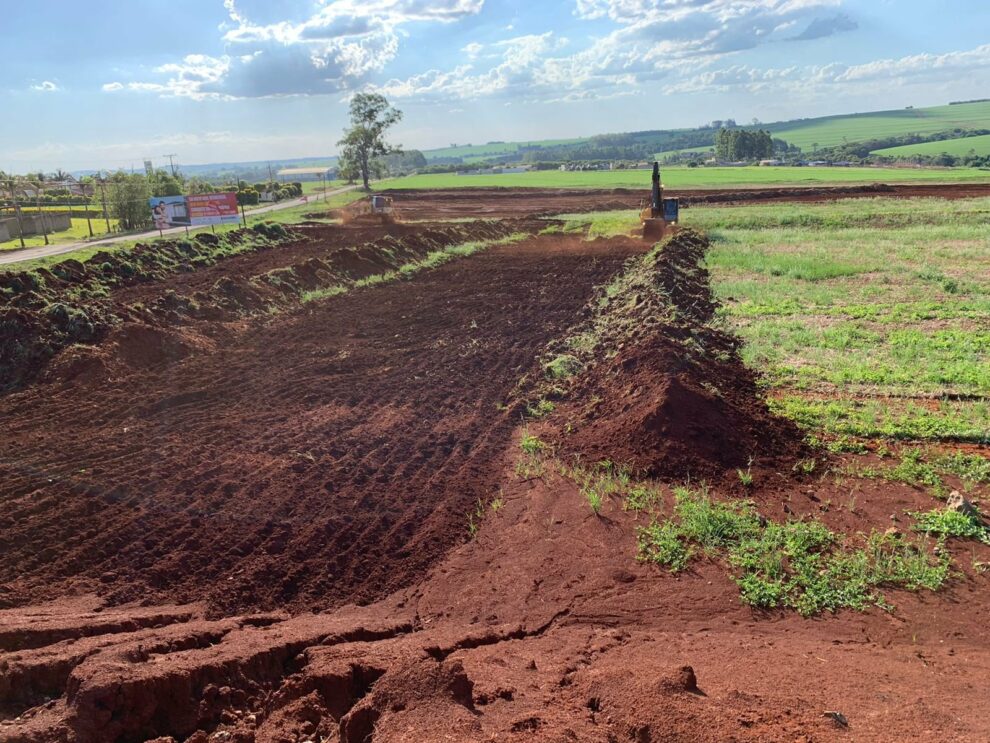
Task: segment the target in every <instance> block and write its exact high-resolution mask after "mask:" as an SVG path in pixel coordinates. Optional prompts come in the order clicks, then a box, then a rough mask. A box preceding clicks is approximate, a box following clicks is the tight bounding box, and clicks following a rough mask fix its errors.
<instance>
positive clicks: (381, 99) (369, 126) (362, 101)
mask: <svg viewBox="0 0 990 743" xmlns="http://www.w3.org/2000/svg"><path fill="white" fill-rule="evenodd" d="M401 120H402V112H401V111H399V110H398V109H396V108H392V106H390V105H389V102H388V101H387V100H386V99H385V96H383V95H379V94H378V93H358V94H357V95H355V96H354V97H353V98H352V99H351V126H350V128H349V129H347V130H346V131H345V132H344V138H343V139H341V140H340V141H339V142H338V143H337V144H338V145H339V146H340V147H341V148H342V150H341V153H340V154H341V159H342V160H343V161H344V162H346V163H351V164H352V166H353V167H355V168H357V170H358V172H359V173H360V175H361V180H362V182H363V183H364V190H365V191H369V190H371V186H370V185H369V181H370V179H371V175H372V173H373V172H374V170H375V165H376V161H377V160H378V158H380V157H382V156H384V155H389V154H392V153H394V152H399V151H400V150H399V148H398V147H392V146H391V145H389V144H388V143H387V142H386V141H385V132H386V131H388V129H389V128H390V127H392V126H394V125H395V124H397V123H398V122H399V121H401Z"/></svg>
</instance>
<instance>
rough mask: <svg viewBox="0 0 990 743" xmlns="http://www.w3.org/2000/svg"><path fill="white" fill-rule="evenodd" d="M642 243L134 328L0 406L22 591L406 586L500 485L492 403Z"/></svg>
mask: <svg viewBox="0 0 990 743" xmlns="http://www.w3.org/2000/svg"><path fill="white" fill-rule="evenodd" d="M639 250H642V247H641V246H640V245H639V244H637V243H635V242H633V241H627V240H613V241H609V242H602V243H583V242H580V241H578V240H576V239H551V238H543V239H540V240H535V241H530V242H528V243H527V244H525V245H524V246H518V247H506V248H502V249H493V250H491V251H490V252H489V253H486V254H484V255H481V256H478V257H477V258H475V259H474V260H472V261H470V262H466V261H460V262H454V263H452V264H448V265H446V266H444V267H442V268H441V269H439V270H436V271H433V272H430V273H429V274H428V275H426V276H424V277H422V278H421V279H418V280H417V281H414V282H411V283H409V282H396V283H393V284H389V285H385V286H383V287H381V288H379V289H375V290H355V291H353V292H351V293H348V294H346V295H343V296H340V297H337V298H335V299H334V300H333V301H330V302H325V303H314V304H312V305H308V306H306V308H305V309H303V310H301V311H299V312H296V313H292V314H289V315H286V316H281V317H278V318H276V319H275V320H274V321H271V322H267V323H258V324H255V325H252V326H250V327H248V328H246V329H245V330H244V331H242V332H239V333H236V334H234V335H232V336H230V337H228V338H225V339H224V340H223V341H222V342H215V341H214V342H212V343H211V342H210V339H203V338H201V337H197V336H194V335H192V334H190V333H188V332H186V333H184V334H183V333H175V332H174V331H173V332H171V333H169V334H165V335H163V334H162V333H161V332H160V331H158V330H156V329H155V328H152V327H148V326H145V325H133V324H132V325H125V326H124V327H123V328H122V329H121V330H120V331H118V332H117V333H115V335H114V336H113V338H114V339H115V347H116V349H117V350H116V352H117V354H119V356H120V357H121V358H122V359H123V361H124V362H125V363H124V364H123V365H121V366H119V367H115V374H117V375H119V376H115V377H113V378H111V379H106V378H100V376H99V375H96V376H94V377H91V378H88V379H86V380H84V381H81V382H79V383H77V384H72V385H64V386H61V387H59V388H53V387H51V386H45V385H36V386H33V387H30V388H28V389H27V390H25V391H24V392H21V393H16V394H11V395H8V396H7V397H6V398H3V399H2V401H0V417H2V419H3V420H4V427H5V437H4V442H3V449H2V454H0V477H2V485H0V499H2V502H3V503H4V510H3V514H2V516H0V519H2V523H3V531H2V533H0V555H2V560H0V584H3V585H5V588H6V595H7V601H8V602H9V601H23V600H25V599H27V598H28V597H30V599H31V600H36V599H38V598H49V597H51V598H54V597H56V596H59V595H62V594H64V593H65V592H66V591H67V590H69V589H70V588H73V589H79V590H96V591H99V592H100V593H102V594H106V595H109V596H110V597H112V598H113V600H115V601H127V600H131V599H136V598H143V599H148V598H151V599H153V600H156V601H170V600H171V601H175V600H179V601H189V600H196V599H207V600H209V601H210V603H211V606H213V607H214V608H215V609H216V610H221V609H222V610H225V611H227V610H244V609H250V608H270V607H275V606H289V607H295V608H306V607H318V608H323V607H326V606H328V605H336V604H339V603H341V602H344V601H355V600H362V601H368V600H371V599H373V598H377V597H380V596H382V595H384V594H385V593H387V592H388V591H390V590H393V589H395V588H396V587H398V586H401V585H403V584H406V583H408V582H409V581H410V580H412V579H413V578H415V577H416V576H418V575H421V574H422V571H423V570H424V568H425V567H427V566H428V565H429V564H430V563H431V562H433V561H434V560H435V559H436V558H437V557H438V556H439V555H441V554H443V552H445V551H446V550H447V549H448V548H449V547H450V546H451V545H452V544H454V543H455V542H456V541H457V540H458V539H459V537H460V534H461V533H462V529H463V518H464V517H463V514H464V513H465V512H466V511H467V510H468V509H469V508H470V506H471V504H472V503H473V502H474V501H475V500H476V499H478V498H488V497H490V494H491V493H492V492H493V491H494V490H495V489H496V488H497V485H498V472H497V471H493V469H492V467H491V465H490V462H491V460H492V459H493V458H495V457H497V456H499V455H500V454H501V452H502V450H503V449H504V447H505V443H506V441H507V440H508V437H509V436H510V434H511V431H512V429H513V427H514V425H515V422H514V420H513V419H512V418H511V417H510V416H509V415H508V414H501V413H499V412H498V410H497V408H496V406H497V405H498V404H499V403H501V402H502V401H503V400H505V399H506V397H507V395H508V394H509V392H510V391H511V389H512V387H513V385H514V384H515V383H516V381H517V380H518V379H519V377H520V376H522V375H523V374H524V373H525V372H526V371H527V370H528V369H529V366H530V364H531V363H532V360H533V359H534V358H535V356H536V354H537V353H538V352H539V350H540V349H541V348H542V347H543V346H544V345H545V344H546V343H547V342H548V341H549V340H550V339H551V338H552V337H553V336H554V335H556V334H559V333H561V332H562V331H563V330H564V329H565V328H566V327H567V325H568V324H569V323H570V322H571V321H572V319H573V317H574V316H575V314H576V313H577V312H578V311H579V310H580V309H581V307H582V306H583V305H584V304H585V302H586V301H587V300H588V297H589V296H590V292H591V289H592V287H593V286H595V285H596V284H600V283H602V282H603V281H606V280H607V279H608V278H609V277H610V276H611V275H612V274H613V273H614V272H615V271H616V270H617V269H618V268H619V266H620V265H621V264H622V261H623V260H624V259H625V258H626V257H628V256H629V255H630V254H631V253H633V252H636V251H639ZM562 287H567V290H566V291H561V288H562ZM197 347H198V350H197ZM135 390H138V391H139V393H138V394H137V395H135ZM424 493H428V494H429V495H428V496H426V497H424Z"/></svg>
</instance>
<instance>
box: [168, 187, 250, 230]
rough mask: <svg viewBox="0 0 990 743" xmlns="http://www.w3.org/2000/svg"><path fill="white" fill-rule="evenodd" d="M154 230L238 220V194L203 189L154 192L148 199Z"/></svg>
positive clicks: (231, 222) (229, 222) (232, 222)
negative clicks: (197, 191) (174, 193)
mask: <svg viewBox="0 0 990 743" xmlns="http://www.w3.org/2000/svg"><path fill="white" fill-rule="evenodd" d="M148 204H149V205H150V206H151V214H152V217H153V219H154V221H155V229H156V230H167V229H168V228H170V227H202V226H204V225H210V224H237V223H238V222H239V221H240V219H241V218H240V216H238V214H237V194H235V193H232V192H231V193H203V194H194V195H192V196H154V197H152V198H151V199H149V200H148Z"/></svg>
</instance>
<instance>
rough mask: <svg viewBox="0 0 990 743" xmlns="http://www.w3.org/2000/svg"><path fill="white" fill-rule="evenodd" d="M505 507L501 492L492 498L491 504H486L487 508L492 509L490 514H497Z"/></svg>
mask: <svg viewBox="0 0 990 743" xmlns="http://www.w3.org/2000/svg"><path fill="white" fill-rule="evenodd" d="M504 506H505V498H503V497H502V491H501V490H500V491H499V493H498V495H497V496H495V497H494V498H492V502H491V503H489V504H488V507H489V508H491V509H492V513H498V512H499V511H501V510H502V508H503V507H504Z"/></svg>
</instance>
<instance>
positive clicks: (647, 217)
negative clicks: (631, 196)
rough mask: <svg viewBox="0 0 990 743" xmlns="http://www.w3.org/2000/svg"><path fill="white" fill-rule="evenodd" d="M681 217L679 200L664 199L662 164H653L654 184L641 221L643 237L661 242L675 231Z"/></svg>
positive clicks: (641, 215)
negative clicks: (661, 180) (665, 236)
mask: <svg viewBox="0 0 990 743" xmlns="http://www.w3.org/2000/svg"><path fill="white" fill-rule="evenodd" d="M679 216H680V203H679V202H678V200H677V199H674V198H667V199H665V198H664V197H663V186H662V185H661V183H660V163H658V162H654V163H653V184H652V188H651V190H650V200H649V202H648V203H647V202H646V201H644V202H643V204H642V211H641V212H640V214H639V220H640V221H641V222H642V223H643V237H645V238H649V239H651V240H660V239H661V238H663V237H664V235H667V234H670V233H671V232H673V231H674V229H675V226H676V225H677V219H678V217H679Z"/></svg>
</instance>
